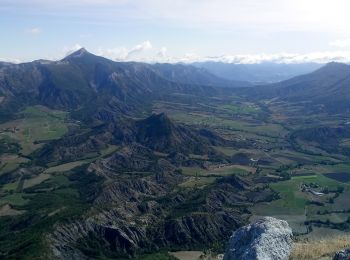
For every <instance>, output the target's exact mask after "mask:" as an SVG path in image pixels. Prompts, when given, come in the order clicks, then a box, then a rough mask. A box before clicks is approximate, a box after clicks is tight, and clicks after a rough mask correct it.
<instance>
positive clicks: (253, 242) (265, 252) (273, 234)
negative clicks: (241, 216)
mask: <svg viewBox="0 0 350 260" xmlns="http://www.w3.org/2000/svg"><path fill="white" fill-rule="evenodd" d="M291 249H292V230H291V228H290V227H289V225H288V223H287V222H286V221H284V220H279V219H275V218H272V217H265V218H263V219H261V220H258V221H257V222H255V223H253V224H250V225H247V226H244V227H242V228H240V229H238V230H237V231H236V232H234V233H233V235H232V236H231V238H230V241H229V245H228V248H227V249H226V253H225V255H224V260H237V259H245V260H285V259H288V257H289V254H290V251H291Z"/></svg>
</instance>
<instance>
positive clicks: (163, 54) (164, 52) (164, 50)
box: [157, 47, 168, 58]
mask: <svg viewBox="0 0 350 260" xmlns="http://www.w3.org/2000/svg"><path fill="white" fill-rule="evenodd" d="M167 51H168V49H167V48H166V47H162V48H161V49H160V50H159V52H158V53H157V56H158V57H159V58H165V57H166V56H167Z"/></svg>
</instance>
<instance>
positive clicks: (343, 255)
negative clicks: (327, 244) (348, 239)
mask: <svg viewBox="0 0 350 260" xmlns="http://www.w3.org/2000/svg"><path fill="white" fill-rule="evenodd" d="M348 259H350V248H347V249H344V250H341V251H339V252H337V253H336V254H335V256H334V257H333V260H348Z"/></svg>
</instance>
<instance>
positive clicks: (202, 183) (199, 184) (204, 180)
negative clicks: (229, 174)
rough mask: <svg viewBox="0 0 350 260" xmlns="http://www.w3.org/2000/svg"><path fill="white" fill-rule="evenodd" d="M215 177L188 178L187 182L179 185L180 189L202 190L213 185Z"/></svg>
mask: <svg viewBox="0 0 350 260" xmlns="http://www.w3.org/2000/svg"><path fill="white" fill-rule="evenodd" d="M215 180H216V177H197V178H196V177H190V178H189V179H188V180H187V181H185V182H183V183H181V184H180V185H179V186H180V187H181V188H204V187H206V186H208V185H209V184H212V183H214V182H215Z"/></svg>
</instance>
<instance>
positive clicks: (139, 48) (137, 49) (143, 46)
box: [126, 41, 152, 59]
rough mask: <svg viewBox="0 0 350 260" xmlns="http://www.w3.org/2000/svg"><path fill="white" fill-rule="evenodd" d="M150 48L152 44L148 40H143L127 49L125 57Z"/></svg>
mask: <svg viewBox="0 0 350 260" xmlns="http://www.w3.org/2000/svg"><path fill="white" fill-rule="evenodd" d="M149 49H152V44H151V42H150V41H145V42H143V43H141V44H138V45H136V46H135V47H133V48H132V49H131V50H129V51H128V53H127V56H126V59H128V58H130V57H131V56H132V55H134V54H137V53H140V52H143V51H145V50H149Z"/></svg>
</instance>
